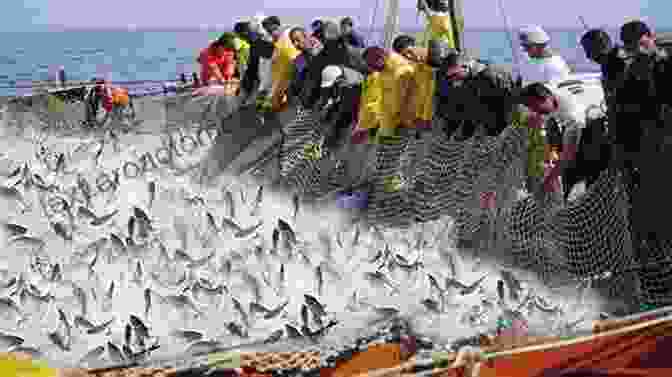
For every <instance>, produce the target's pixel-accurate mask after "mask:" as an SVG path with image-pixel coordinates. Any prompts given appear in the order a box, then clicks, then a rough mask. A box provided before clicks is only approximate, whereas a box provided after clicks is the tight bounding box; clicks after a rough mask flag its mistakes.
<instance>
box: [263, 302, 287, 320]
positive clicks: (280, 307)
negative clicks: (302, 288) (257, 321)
mask: <svg viewBox="0 0 672 377" xmlns="http://www.w3.org/2000/svg"><path fill="white" fill-rule="evenodd" d="M288 304H289V301H285V302H283V303H282V304H280V305H278V307H277V308H275V309H271V310H269V311H268V312H267V313H266V314H264V319H273V318H275V317H277V316H278V315H279V314H280V313H282V311H283V310H285V308H286V307H287V305H288Z"/></svg>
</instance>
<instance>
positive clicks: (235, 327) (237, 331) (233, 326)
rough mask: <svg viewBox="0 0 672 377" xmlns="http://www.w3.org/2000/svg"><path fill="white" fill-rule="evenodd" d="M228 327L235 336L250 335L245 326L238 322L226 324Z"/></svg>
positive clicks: (243, 336)
mask: <svg viewBox="0 0 672 377" xmlns="http://www.w3.org/2000/svg"><path fill="white" fill-rule="evenodd" d="M226 329H227V330H228V331H229V333H231V335H233V336H237V337H239V338H247V337H248V334H247V331H246V330H245V329H244V328H243V326H241V325H240V324H238V323H235V322H229V323H227V324H226Z"/></svg>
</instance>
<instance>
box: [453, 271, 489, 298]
mask: <svg viewBox="0 0 672 377" xmlns="http://www.w3.org/2000/svg"><path fill="white" fill-rule="evenodd" d="M486 276H487V275H483V276H482V277H481V278H480V279H478V280H476V281H475V282H474V283H472V284H470V285H466V284H464V283H462V282H460V281H458V280H456V279H455V278H452V277H451V278H446V287H454V288H458V289H459V290H460V291H459V292H460V294H461V295H462V296H466V295H469V294H472V293H474V292H476V290H477V289H478V288H479V287H480V286H481V284H482V283H483V281H484V280H485V278H486Z"/></svg>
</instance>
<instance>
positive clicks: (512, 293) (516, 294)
mask: <svg viewBox="0 0 672 377" xmlns="http://www.w3.org/2000/svg"><path fill="white" fill-rule="evenodd" d="M500 274H501V276H502V280H504V284H506V288H507V289H508V291H509V298H510V299H511V300H513V301H515V302H517V301H519V300H520V294H521V293H522V291H523V285H522V283H521V281H520V280H518V279H516V277H515V276H514V274H513V272H511V271H506V270H502V271H500Z"/></svg>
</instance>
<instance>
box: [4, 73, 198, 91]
mask: <svg viewBox="0 0 672 377" xmlns="http://www.w3.org/2000/svg"><path fill="white" fill-rule="evenodd" d="M189 77H190V76H187V78H189ZM175 82H180V81H179V80H131V81H110V82H106V83H109V84H113V85H139V84H163V83H175ZM95 84H96V83H95V82H91V81H72V83H68V82H66V83H65V87H64V88H60V87H57V88H55V89H63V90H68V89H74V88H76V87H79V86H89V85H95ZM54 85H60V82H57V81H54V82H44V81H42V82H37V83H32V84H30V85H0V89H32V88H43V87H50V86H54Z"/></svg>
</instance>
